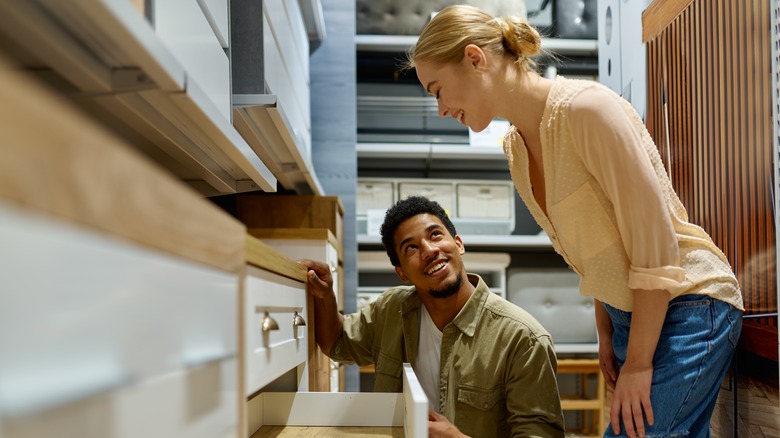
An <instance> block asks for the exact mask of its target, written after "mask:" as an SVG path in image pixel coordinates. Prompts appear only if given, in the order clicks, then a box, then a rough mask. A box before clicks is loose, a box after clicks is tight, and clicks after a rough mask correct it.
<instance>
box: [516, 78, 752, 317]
mask: <svg viewBox="0 0 780 438" xmlns="http://www.w3.org/2000/svg"><path fill="white" fill-rule="evenodd" d="M540 129H541V143H542V151H543V152H542V161H543V166H544V182H545V196H546V203H547V215H545V213H544V212H543V211H542V209H541V208H540V206H539V205H538V204H537V202H536V199H535V198H534V196H533V187H531V181H530V179H529V172H528V153H527V150H526V148H525V143H524V141H523V138H522V136H521V135H520V134H519V133H518V132H517V131H516V129H515V128H514V127H511V128H510V129H509V131H508V132H507V133H506V135H505V137H504V153H505V154H506V157H507V159H508V160H509V169H510V172H511V175H512V180H513V181H514V184H515V187H516V188H517V191H518V193H519V194H520V197H521V198H522V199H523V201H524V202H525V204H526V205H527V206H528V209H529V210H530V212H531V214H532V215H533V216H534V218H535V219H536V221H537V222H538V223H539V225H540V226H541V227H542V228H543V229H544V230H545V232H547V234H548V235H549V236H550V239H551V240H552V243H553V247H554V248H555V250H556V251H557V252H558V253H559V254H561V255H562V256H563V258H564V259H565V260H566V262H567V263H568V264H569V266H571V268H572V269H573V270H575V271H576V272H577V273H578V274H579V275H580V293H581V294H583V295H587V296H592V297H594V298H596V299H598V300H599V301H602V302H605V303H607V304H610V305H611V306H613V307H617V308H618V309H621V310H624V311H631V310H632V304H633V293H632V290H634V289H645V290H656V289H664V290H667V291H669V292H670V293H671V296H672V298H675V297H677V296H680V295H686V294H693V293H698V294H705V295H709V296H712V297H713V298H716V299H719V300H722V301H725V302H727V303H729V304H731V305H733V306H735V307H737V308H739V309H743V310H744V308H743V304H742V295H741V293H740V291H739V285H738V283H737V279H736V277H735V276H734V272H733V270H732V269H731V266H730V265H729V262H728V260H727V259H726V257H725V255H724V254H723V253H722V252H721V251H720V249H718V247H717V246H715V244H714V243H713V242H712V239H711V238H710V237H709V236H708V235H707V233H706V232H705V231H704V230H703V229H702V228H700V227H698V226H696V225H694V224H691V223H690V222H688V214H687V212H686V211H685V207H683V205H682V203H681V202H680V199H679V198H678V197H677V194H676V193H675V192H674V189H673V188H672V184H671V181H670V180H669V178H668V176H667V174H666V171H665V170H664V167H663V164H662V162H661V158H660V155H659V154H658V150H657V148H656V146H655V144H654V143H653V140H652V138H651V137H650V134H649V133H648V132H647V129H646V128H645V125H644V123H643V122H642V120H641V118H640V117H639V115H638V114H637V113H636V111H634V109H633V107H632V106H631V105H630V104H629V103H628V102H627V101H625V100H624V99H622V98H621V97H620V96H618V95H617V94H616V93H614V92H613V91H612V90H610V89H608V88H606V87H604V86H603V85H601V84H598V83H596V82H592V81H583V80H571V79H566V78H563V77H558V78H557V79H556V80H555V81H554V83H553V86H552V89H551V90H550V95H549V96H548V98H547V105H546V108H545V111H544V115H543V117H542V122H541V125H540Z"/></svg>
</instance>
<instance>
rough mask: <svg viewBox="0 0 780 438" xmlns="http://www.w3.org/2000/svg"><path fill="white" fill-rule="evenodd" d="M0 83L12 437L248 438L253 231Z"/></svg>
mask: <svg viewBox="0 0 780 438" xmlns="http://www.w3.org/2000/svg"><path fill="white" fill-rule="evenodd" d="M0 71H2V74H3V81H0V129H2V131H3V133H4V143H3V159H2V160H0V174H2V175H3V177H2V178H0V247H1V248H3V250H2V251H0V278H2V280H0V291H1V292H0V333H2V335H0V435H2V436H4V437H6V438H23V437H39V436H53V435H57V436H65V437H133V436H168V437H204V438H205V437H236V436H237V429H238V407H239V403H238V388H237V381H238V377H239V374H238V372H239V369H238V355H239V344H238V333H237V328H236V324H235V320H236V309H237V303H238V288H239V284H238V282H239V273H240V272H241V271H242V269H243V254H244V238H245V227H244V226H243V225H242V224H241V223H239V222H238V221H236V220H235V219H233V218H231V217H230V216H228V215H226V214H224V212H222V211H220V210H219V209H218V208H216V207H215V206H213V205H212V204H211V203H209V202H207V201H206V200H204V199H202V198H201V197H200V195H198V194H197V193H195V192H193V191H192V190H191V189H190V188H188V187H186V186H184V185H183V184H181V183H180V182H179V181H176V180H175V179H174V178H172V177H171V175H170V174H169V173H167V172H166V171H163V170H161V169H160V168H159V167H158V166H156V165H154V164H153V163H152V162H151V161H149V160H148V159H147V158H146V157H143V156H141V155H139V154H138V153H137V151H135V150H133V149H132V148H131V147H129V146H128V145H127V144H125V143H124V142H123V141H122V140H120V139H118V138H117V137H116V136H114V135H112V134H110V133H108V132H106V130H105V129H103V128H102V127H101V126H99V125H98V124H96V123H95V122H94V120H92V119H90V118H89V117H86V116H85V115H84V114H82V113H81V112H79V111H78V110H76V109H74V107H73V106H72V105H71V104H70V103H68V102H66V101H64V100H63V99H62V98H61V97H60V96H58V95H57V94H56V93H52V92H51V90H49V89H47V88H45V87H42V86H41V85H40V84H39V83H38V82H36V81H34V80H33V79H31V78H30V77H29V75H26V74H24V73H23V72H20V71H19V70H16V69H12V68H11V67H9V64H8V63H7V62H6V61H0ZM42 120H44V121H45V123H46V129H40V123H41V121H42Z"/></svg>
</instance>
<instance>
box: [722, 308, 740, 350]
mask: <svg viewBox="0 0 780 438" xmlns="http://www.w3.org/2000/svg"><path fill="white" fill-rule="evenodd" d="M726 305H727V306H728V307H729V311H728V319H729V326H730V327H731V330H729V342H731V346H732V347H734V348H737V344H738V343H739V337H740V336H741V335H742V311H741V310H739V309H737V308H736V307H733V306H731V305H730V304H726Z"/></svg>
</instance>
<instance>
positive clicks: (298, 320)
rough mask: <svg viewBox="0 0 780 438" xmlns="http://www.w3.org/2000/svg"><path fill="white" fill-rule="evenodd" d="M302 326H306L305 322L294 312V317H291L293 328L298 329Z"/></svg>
mask: <svg viewBox="0 0 780 438" xmlns="http://www.w3.org/2000/svg"><path fill="white" fill-rule="evenodd" d="M302 325H306V321H305V320H304V319H303V317H302V316H301V315H298V312H295V316H293V327H300V326H302Z"/></svg>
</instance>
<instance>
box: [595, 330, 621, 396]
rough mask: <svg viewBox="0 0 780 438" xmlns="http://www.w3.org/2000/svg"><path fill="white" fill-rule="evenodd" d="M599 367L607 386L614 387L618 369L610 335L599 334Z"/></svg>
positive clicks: (618, 372)
mask: <svg viewBox="0 0 780 438" xmlns="http://www.w3.org/2000/svg"><path fill="white" fill-rule="evenodd" d="M599 368H601V374H602V375H603V376H604V380H605V381H606V382H607V386H609V387H610V388H612V389H615V383H616V382H617V379H618V375H619V374H620V370H619V369H618V365H617V360H616V359H615V350H613V349H612V336H605V335H599Z"/></svg>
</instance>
